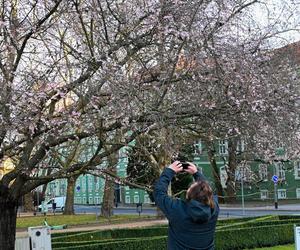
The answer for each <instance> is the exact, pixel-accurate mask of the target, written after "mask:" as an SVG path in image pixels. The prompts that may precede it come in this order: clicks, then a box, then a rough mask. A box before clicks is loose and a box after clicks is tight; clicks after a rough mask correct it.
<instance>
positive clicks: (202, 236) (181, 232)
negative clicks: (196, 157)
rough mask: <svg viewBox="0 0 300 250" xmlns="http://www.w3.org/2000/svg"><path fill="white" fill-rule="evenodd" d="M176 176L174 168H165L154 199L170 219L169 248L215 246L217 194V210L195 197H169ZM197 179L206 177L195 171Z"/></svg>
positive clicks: (157, 184) (185, 248)
mask: <svg viewBox="0 0 300 250" xmlns="http://www.w3.org/2000/svg"><path fill="white" fill-rule="evenodd" d="M174 175H175V172H174V171H173V170H172V169H170V168H166V169H165V170H164V171H163V173H162V174H161V176H160V178H159V179H158V181H157V182H156V184H155V188H154V199H155V202H156V204H157V206H158V207H159V208H160V209H161V210H162V211H163V213H164V214H165V215H166V217H167V218H168V220H169V229H168V249H169V250H183V249H184V250H192V249H195V250H196V249H197V250H204V249H205V250H212V249H214V234H215V228H216V223H217V219H218V214H219V205H218V200H217V197H216V196H215V197H214V201H215V208H214V209H211V208H210V207H209V206H207V205H205V204H203V203H200V202H198V201H196V200H191V201H184V200H182V199H173V198H171V197H169V196H168V194H167V190H168V186H169V183H170V181H171V180H172V178H173V177H174ZM194 178H195V180H201V179H202V180H205V178H204V176H203V175H202V174H201V173H200V172H197V173H196V174H194Z"/></svg>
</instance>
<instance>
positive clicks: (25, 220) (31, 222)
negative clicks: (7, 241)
mask: <svg viewBox="0 0 300 250" xmlns="http://www.w3.org/2000/svg"><path fill="white" fill-rule="evenodd" d="M45 218H47V222H48V224H49V225H51V226H54V225H62V224H67V225H88V224H89V225H91V224H106V223H117V222H128V221H132V220H145V219H150V218H154V216H146V215H145V216H142V215H141V216H138V215H114V216H112V217H111V218H110V220H108V219H106V218H104V217H101V216H99V217H98V219H97V220H96V215H93V214H83V215H51V216H46V217H45V216H28V217H27V216H26V217H19V218H17V228H27V227H35V226H41V225H44V219H45Z"/></svg>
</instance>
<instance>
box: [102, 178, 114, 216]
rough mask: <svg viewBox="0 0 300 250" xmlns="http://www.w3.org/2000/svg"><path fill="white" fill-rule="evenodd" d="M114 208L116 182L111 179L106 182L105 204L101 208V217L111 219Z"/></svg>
mask: <svg viewBox="0 0 300 250" xmlns="http://www.w3.org/2000/svg"><path fill="white" fill-rule="evenodd" d="M113 206H114V181H113V180H112V179H111V178H109V177H108V178H107V179H106V180H105V187H104V195H103V202H102V206H101V215H102V216H104V217H106V218H109V217H111V216H112V215H113Z"/></svg>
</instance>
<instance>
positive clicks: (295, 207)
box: [220, 203, 300, 212]
mask: <svg viewBox="0 0 300 250" xmlns="http://www.w3.org/2000/svg"><path fill="white" fill-rule="evenodd" d="M220 209H222V210H241V209H243V207H242V204H235V205H224V204H221V205H220ZM244 209H245V210H274V211H299V212H300V203H299V204H280V203H279V204H278V209H275V205H274V204H273V205H265V206H258V205H252V206H249V205H247V204H245V207H244Z"/></svg>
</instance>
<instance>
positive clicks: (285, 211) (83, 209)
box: [74, 205, 300, 218]
mask: <svg viewBox="0 0 300 250" xmlns="http://www.w3.org/2000/svg"><path fill="white" fill-rule="evenodd" d="M74 209H75V213H77V214H79V213H94V214H100V209H101V208H100V206H80V205H75V206H74ZM114 214H138V211H137V208H136V207H118V208H114ZM141 214H142V215H155V214H156V208H155V207H150V208H149V207H146V208H145V207H143V209H142V212H141ZM263 215H300V206H299V209H298V208H297V207H295V206H294V207H291V208H289V207H283V208H281V209H280V208H279V209H278V210H275V209H274V208H269V207H266V208H264V207H259V208H245V209H244V210H243V209H242V208H230V207H229V208H228V207H226V208H225V207H221V209H220V216H219V217H221V218H226V217H249V216H263Z"/></svg>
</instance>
